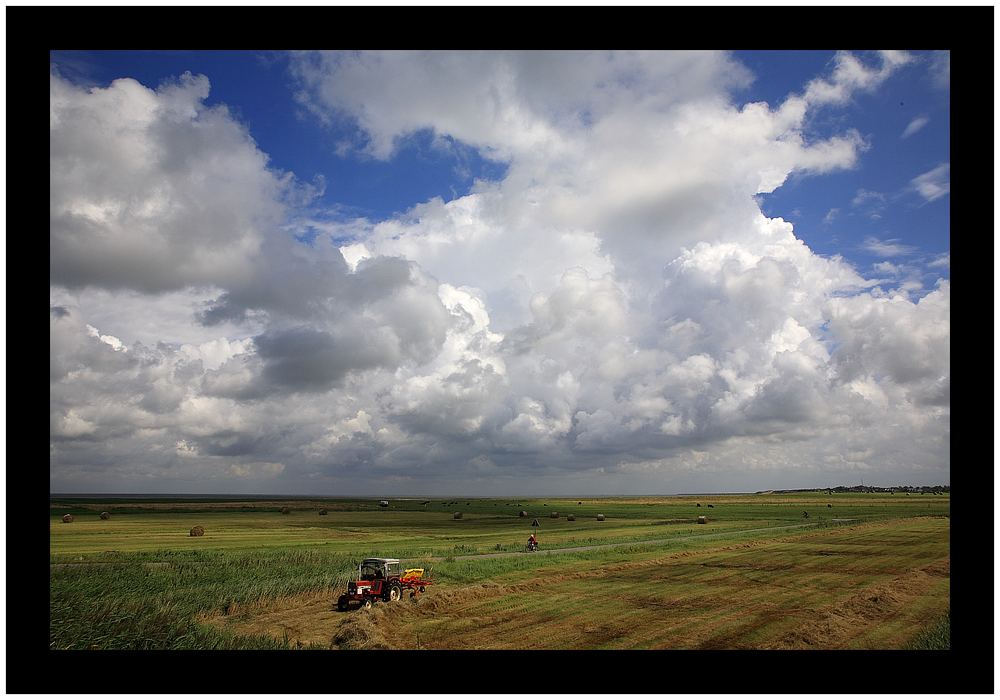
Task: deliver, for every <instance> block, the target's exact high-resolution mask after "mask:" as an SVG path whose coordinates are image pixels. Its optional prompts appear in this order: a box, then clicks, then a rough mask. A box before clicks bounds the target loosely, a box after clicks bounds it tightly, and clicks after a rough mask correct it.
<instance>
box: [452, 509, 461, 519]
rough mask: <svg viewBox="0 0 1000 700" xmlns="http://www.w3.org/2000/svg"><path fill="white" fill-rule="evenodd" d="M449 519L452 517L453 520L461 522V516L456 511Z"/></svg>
mask: <svg viewBox="0 0 1000 700" xmlns="http://www.w3.org/2000/svg"><path fill="white" fill-rule="evenodd" d="M451 517H453V518H454V519H455V520H461V519H462V514H461V513H459V512H457V511H456V512H455V513H453V514H452V516H451Z"/></svg>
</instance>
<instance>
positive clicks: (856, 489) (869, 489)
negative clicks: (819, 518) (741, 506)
mask: <svg viewBox="0 0 1000 700" xmlns="http://www.w3.org/2000/svg"><path fill="white" fill-rule="evenodd" d="M809 491H826V492H827V493H895V492H897V491H900V492H902V493H933V494H943V493H951V486H942V485H940V484H939V485H937V486H863V485H860V484H859V485H858V486H828V487H826V488H822V489H782V490H774V491H772V493H805V492H809ZM758 493H762V492H760V491H758Z"/></svg>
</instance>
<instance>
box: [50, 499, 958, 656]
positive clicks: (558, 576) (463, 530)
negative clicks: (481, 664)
mask: <svg viewBox="0 0 1000 700" xmlns="http://www.w3.org/2000/svg"><path fill="white" fill-rule="evenodd" d="M581 501H582V503H581ZM352 503H353V504H354V505H353V507H354V510H351V507H352ZM698 503H701V507H698V505H697V504H698ZM709 503H711V504H712V505H713V506H714V507H713V508H712V509H708V508H707V505H708V504H709ZM827 504H830V507H827ZM130 505H134V504H127V503H121V502H117V503H116V502H111V501H108V500H104V501H102V502H100V503H98V502H96V501H94V502H91V503H81V502H79V501H78V502H76V503H67V502H65V501H63V502H59V503H56V502H53V503H52V511H51V513H50V518H51V521H50V522H51V525H50V560H51V567H50V569H51V573H50V582H51V589H52V595H51V610H50V612H51V619H52V624H51V627H50V637H51V640H50V643H51V645H52V647H53V648H84V649H86V648H98V649H100V648H118V649H120V648H144V649H156V648H192V649H194V648H205V649H215V648H220V649H221V648H298V647H313V648H323V649H331V648H332V649H339V648H404V649H409V648H417V647H419V648H460V649H479V648H519V649H536V648H538V649H542V648H551V649H599V648H613V649H645V648H678V649H689V648H732V649H737V648H817V649H826V648H889V649H892V648H906V647H908V646H909V645H911V644H916V643H918V642H919V640H921V639H924V640H926V639H928V638H933V639H936V640H940V638H941V634H939V633H936V634H934V635H932V636H931V637H928V634H930V631H931V630H935V629H941V625H942V620H946V619H947V614H948V610H949V597H948V596H949V552H948V532H949V528H948V525H949V520H948V515H949V499H948V497H947V496H933V495H916V494H913V495H910V496H908V497H906V496H902V495H901V494H896V495H893V496H889V495H888V494H833V495H828V494H826V493H825V492H822V493H819V492H817V493H812V494H777V495H768V494H751V495H743V496H734V495H730V496H712V497H705V496H698V497H663V498H645V499H584V498H578V499H519V500H518V499H500V500H497V499H434V500H432V501H429V502H427V499H416V500H402V499H401V500H393V501H390V506H389V507H388V508H379V507H378V506H377V501H375V502H373V501H364V500H356V501H353V502H351V501H348V500H341V501H336V502H334V501H329V502H327V501H323V502H320V501H316V502H309V503H308V504H303V503H302V502H301V501H298V502H296V501H288V502H268V504H267V506H266V508H264V507H261V508H260V509H256V508H257V506H255V505H254V504H253V502H240V504H239V505H238V506H235V507H232V505H231V504H230V507H229V508H226V507H225V505H226V504H222V505H221V506H220V504H219V503H212V504H205V503H201V504H198V505H200V506H201V507H198V508H193V507H190V505H186V506H185V507H181V508H175V509H174V508H170V507H169V504H165V503H160V504H158V506H159V507H158V508H156V509H150V510H135V509H130ZM258 505H259V504H258ZM283 505H287V506H288V507H290V508H291V513H290V514H288V515H282V514H281V512H280V508H281V507H282V506H283ZM67 507H70V508H72V510H70V511H69V512H73V513H75V514H76V516H77V517H76V518H75V521H74V522H73V523H62V522H61V514H64V513H66V512H67ZM236 508H239V510H237V509H236ZM320 508H328V509H329V514H328V515H326V516H320V515H319V509H320ZM459 508H461V510H462V512H463V518H462V519H461V520H455V519H454V518H453V517H452V513H453V512H454V511H455V510H458V509H459ZM95 509H96V510H95ZM104 510H107V511H109V512H110V513H111V516H112V517H111V518H110V519H109V520H101V519H100V518H99V516H98V514H99V513H100V512H101V511H104ZM519 510H527V511H528V512H529V513H530V514H531V517H529V518H527V519H525V518H520V517H518V515H517V514H518V511H519ZM551 511H558V512H560V514H562V513H564V512H565V513H567V514H568V513H570V512H573V513H574V514H575V516H576V520H575V521H568V520H566V519H565V517H561V518H559V519H558V520H557V519H550V518H548V517H547V515H548V513H550V512H551ZM598 512H601V513H605V514H606V515H607V520H606V521H604V522H598V521H597V520H596V517H595V516H596V513H598ZM804 512H808V514H809V517H808V518H806V517H804ZM698 515H707V517H708V519H709V522H708V523H707V524H705V525H698V524H697V522H696V521H697V516H698ZM542 516H546V517H544V518H542ZM534 517H539V523H540V525H541V527H540V528H538V535H539V539H540V541H541V543H542V546H543V551H542V552H539V553H537V554H535V553H530V554H529V553H524V552H523V547H524V540H525V539H526V538H527V534H528V533H529V532H530V531H531V527H530V523H531V519H532V518H534ZM195 525H201V526H202V527H204V529H205V534H204V536H202V537H190V536H189V535H188V533H189V531H190V529H191V528H192V527H194V526H195ZM497 545H499V548H498V546H497ZM584 547H595V548H592V549H584ZM554 550H561V551H559V552H555V551H554ZM367 556H390V557H392V556H396V557H400V558H403V559H404V560H405V562H404V563H407V564H412V565H414V566H427V567H428V568H430V569H431V571H432V575H433V577H434V579H435V580H436V581H437V584H436V585H435V586H433V587H431V588H430V589H429V590H428V592H427V593H426V594H424V596H422V597H420V598H418V599H416V601H410V600H406V601H403V602H401V603H395V604H391V605H390V604H382V605H377V606H376V607H375V608H374V609H373V610H370V611H352V612H349V613H338V612H337V611H336V610H335V609H334V603H335V602H336V597H337V596H338V595H339V593H340V592H342V590H343V588H344V587H345V586H346V582H347V581H348V580H349V578H350V577H351V574H352V571H353V569H354V567H355V566H356V564H357V562H358V561H359V560H360V559H361V558H364V557H367ZM921 635H923V636H921ZM945 637H946V635H945ZM924 643H925V642H924ZM944 643H945V644H947V641H945V642H944ZM935 644H937V645H938V646H940V645H941V644H942V642H940V641H936V642H935Z"/></svg>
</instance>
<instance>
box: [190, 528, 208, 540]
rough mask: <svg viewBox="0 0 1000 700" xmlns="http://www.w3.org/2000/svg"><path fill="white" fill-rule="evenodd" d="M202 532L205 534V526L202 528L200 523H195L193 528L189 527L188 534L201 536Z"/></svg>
mask: <svg viewBox="0 0 1000 700" xmlns="http://www.w3.org/2000/svg"><path fill="white" fill-rule="evenodd" d="M204 534H205V528H203V527H202V526H201V525H195V526H194V527H193V528H191V535H190V536H191V537H201V536H202V535H204Z"/></svg>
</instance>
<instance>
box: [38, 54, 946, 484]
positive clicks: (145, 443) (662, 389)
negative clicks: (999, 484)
mask: <svg viewBox="0 0 1000 700" xmlns="http://www.w3.org/2000/svg"><path fill="white" fill-rule="evenodd" d="M908 60H909V57H908V56H907V55H906V54H902V53H899V52H884V53H882V54H880V55H879V56H878V57H877V59H876V60H875V61H869V62H867V63H866V62H865V61H862V60H861V59H859V58H858V57H856V56H853V55H851V54H847V53H841V54H838V55H837V57H836V59H835V61H834V63H833V65H832V68H831V71H830V73H829V74H828V75H826V76H818V77H817V78H816V79H815V80H813V81H811V82H809V83H807V84H806V85H805V86H803V88H802V90H801V91H800V92H799V93H793V94H791V95H789V96H788V97H787V98H786V99H785V100H784V101H783V102H782V103H781V104H777V105H773V106H772V105H768V104H765V103H750V104H742V105H740V104H737V103H735V102H734V101H733V97H732V92H733V90H735V89H737V88H740V87H742V86H746V85H747V84H748V83H749V81H750V80H751V79H752V76H751V75H750V74H749V72H748V71H747V70H746V69H745V68H743V67H742V66H740V65H739V64H738V63H736V62H735V61H734V60H733V59H732V58H731V57H730V56H728V55H726V54H723V53H715V52H693V53H672V52H671V53H662V52H659V53H658V52H654V53H631V52H630V53H599V52H595V53H586V54H576V53H573V54H570V53H544V52H543V53H538V52H527V53H495V52H477V53H462V54H450V53H440V52H433V53H408V52H386V53H373V54H369V53H362V54H354V53H351V54H311V53H310V54H301V55H297V56H295V57H294V59H293V61H292V71H291V72H292V75H293V78H294V81H295V84H296V89H297V96H296V99H297V100H298V101H299V103H300V104H302V105H304V106H306V107H307V108H308V111H309V112H310V113H311V114H312V115H314V116H315V117H316V118H318V119H320V120H322V121H325V122H327V123H333V122H334V121H341V122H344V123H350V124H354V125H355V126H356V127H357V128H358V132H357V133H358V134H359V138H358V139H357V140H356V141H355V142H354V143H352V144H348V145H347V146H346V147H347V148H356V149H358V150H360V151H363V152H364V153H366V154H367V155H368V156H370V157H375V158H379V159H391V158H392V157H393V154H394V152H395V149H396V148H398V146H399V144H400V143H401V139H405V138H406V137H407V136H408V135H410V134H413V133H415V132H418V131H422V130H430V131H431V132H432V133H433V135H434V136H435V138H438V139H453V140H455V141H460V142H463V143H465V144H468V145H469V146H471V147H474V148H476V149H478V150H479V151H480V153H481V154H482V155H484V156H485V157H487V158H490V159H494V160H499V161H503V162H504V163H506V164H507V166H508V167H507V173H506V175H505V177H504V178H503V179H502V180H500V181H489V182H487V181H481V182H478V183H477V184H476V186H475V187H474V188H473V190H472V191H471V192H470V193H469V194H467V195H465V196H462V197H458V198H456V199H453V200H451V201H448V202H444V201H442V200H439V199H435V200H431V201H428V202H424V203H420V204H417V205H416V206H414V207H413V208H412V209H410V210H409V211H407V212H405V214H404V215H402V216H400V217H398V218H393V219H389V220H383V221H351V222H343V221H340V222H336V221H331V222H328V226H329V227H330V228H331V230H332V229H336V230H337V232H338V241H339V242H335V241H334V239H333V237H332V236H327V235H320V236H319V237H318V238H316V240H315V241H314V242H312V244H303V243H301V242H299V241H297V240H296V239H295V237H294V235H293V233H294V231H295V230H296V227H297V226H298V225H300V223H301V221H302V220H303V218H305V217H306V216H307V214H306V213H305V212H304V211H303V208H302V204H303V202H307V201H308V199H309V196H310V193H309V189H308V188H307V187H304V186H303V185H302V184H301V183H299V182H297V181H296V179H295V177H294V175H292V174H290V173H282V172H278V171H276V170H275V169H273V168H271V167H270V166H269V164H268V159H267V156H266V155H265V154H264V153H262V152H261V151H260V149H259V148H258V147H257V145H256V144H255V142H254V141H253V138H252V137H251V135H250V134H249V132H248V131H247V129H246V127H245V126H243V125H242V124H240V123H239V122H238V121H236V120H235V119H234V118H233V117H232V115H231V114H230V113H229V112H228V111H227V110H226V109H225V107H222V106H216V107H208V106H206V104H205V100H206V98H207V96H208V94H209V89H210V86H209V82H208V79H207V78H205V77H204V76H191V75H185V76H182V77H181V78H180V79H179V80H177V81H176V82H173V83H169V84H165V85H163V86H161V87H160V88H158V89H157V90H150V89H148V88H145V87H143V86H142V85H140V84H138V83H136V82H135V81H132V80H129V79H122V80H118V81H115V82H114V83H112V84H111V85H110V86H109V87H107V88H95V89H90V90H86V89H82V88H78V87H75V86H73V85H71V84H70V83H68V82H67V81H65V80H64V79H62V78H61V77H60V76H59V75H57V74H53V75H52V76H51V77H50V83H51V104H52V108H51V117H50V129H51V140H50V146H51V161H50V164H51V170H52V179H51V183H50V184H51V192H52V195H51V205H50V206H51V211H50V219H51V234H50V240H51V249H52V254H51V272H52V282H53V287H52V292H51V295H50V296H51V302H50V306H51V309H50V321H51V335H50V358H51V359H50V375H51V382H52V389H51V397H52V398H51V417H50V433H51V450H50V465H51V474H52V480H53V485H54V486H53V487H54V488H56V489H57V490H58V488H59V487H60V486H61V487H63V488H80V489H88V490H101V489H111V488H112V487H113V485H115V484H127V485H128V488H132V489H135V490H143V489H144V488H146V489H148V490H166V491H169V490H172V489H174V490H191V491H199V490H201V491H219V490H222V491H224V490H227V489H233V490H238V491H251V492H252V491H258V492H259V491H270V492H274V491H286V492H300V493H310V492H314V493H379V492H383V493H385V492H396V493H407V492H408V493H433V492H439V493H448V492H450V493H458V492H465V493H474V492H478V493H486V492H498V493H526V492H532V491H534V492H539V491H548V492H552V491H562V492H582V491H592V492H605V493H608V492H622V491H629V490H653V491H661V492H663V491H668V492H669V491H677V490H690V489H694V488H702V489H705V488H712V487H714V488H715V489H717V490H729V489H740V488H766V487H769V486H774V485H775V483H776V482H781V484H782V485H792V486H794V485H800V484H805V485H810V484H817V483H824V484H825V483H828V482H831V481H837V482H844V481H845V480H847V481H850V480H852V479H853V478H854V476H855V475H857V477H858V478H861V477H864V476H865V475H866V474H867V475H870V474H872V473H874V474H876V475H880V476H882V477H884V478H886V479H890V480H892V479H895V480H903V481H905V480H911V481H920V480H923V479H924V478H926V479H941V478H944V477H942V474H944V475H946V474H947V469H948V467H949V463H948V454H949V442H948V440H949V411H948V403H949V392H950V382H949V376H950V369H949V368H950V356H949V337H950V333H949V311H950V292H949V285H948V282H947V281H941V282H940V283H939V284H938V285H937V287H936V288H935V289H934V290H933V291H931V292H930V293H929V294H926V295H924V296H923V297H921V298H916V299H914V298H911V295H910V294H908V293H906V290H900V289H891V288H890V289H883V288H881V287H879V286H876V285H877V284H880V282H878V281H877V280H868V279H865V278H864V277H863V276H862V275H861V274H859V273H858V271H857V270H855V269H854V268H853V267H852V266H850V265H849V264H847V263H846V262H844V261H843V260H842V259H840V258H838V257H833V258H827V257H822V256H819V255H816V254H815V253H813V252H812V251H810V250H809V248H808V247H807V246H806V245H805V244H804V243H803V242H802V241H801V240H799V239H798V238H796V236H795V232H794V230H793V228H792V226H791V224H789V223H787V222H785V221H783V220H781V219H770V218H767V217H766V216H764V214H763V213H762V212H761V210H760V208H759V206H758V204H757V202H756V200H755V196H756V195H758V194H761V193H766V192H771V191H773V190H774V189H776V188H778V187H780V186H781V185H782V184H783V183H784V182H785V181H786V179H787V178H788V177H789V176H790V175H791V174H793V173H803V174H822V173H826V172H831V171H836V170H840V169H845V168H851V167H854V166H855V165H856V163H857V161H858V158H859V156H860V154H861V153H863V152H864V150H865V149H866V148H867V144H866V142H865V140H864V139H863V138H862V137H861V136H860V134H859V133H858V132H857V131H854V130H852V129H851V128H849V127H846V128H844V129H843V130H842V131H841V132H840V133H835V134H832V135H829V136H826V137H823V138H813V137H810V136H808V135H807V126H808V123H809V120H810V118H811V116H813V115H814V114H815V113H816V112H817V111H818V110H825V109H833V108H836V106H837V105H840V104H843V103H845V102H846V101H848V100H850V99H851V96H852V95H853V94H855V93H857V92H859V91H871V90H875V89H877V88H878V86H879V85H880V84H881V83H882V82H884V81H885V80H887V79H889V78H890V77H891V75H892V73H893V72H894V71H895V70H896V69H897V68H898V67H900V66H902V65H904V64H905V63H907V61H908ZM942 167H945V168H947V164H945V166H942ZM939 170H940V168H939V169H936V170H934V171H931V172H930V173H927V174H925V175H924V176H921V177H920V178H917V179H916V180H914V183H913V186H914V187H915V188H916V189H917V191H918V192H920V193H921V194H922V195H923V196H924V197H925V198H926V199H928V200H933V199H935V198H936V197H939V196H941V190H942V188H946V187H947V184H946V182H944V179H946V176H947V170H945V171H944V175H941V173H940V172H938V171H939ZM921 178H923V179H921ZM943 182H944V184H942V183H943ZM308 216H314V214H309V215H308ZM345 234H347V235H349V236H350V237H351V238H352V239H353V242H352V243H349V244H344V243H343V240H342V237H343V235H345ZM876 242H877V243H878V244H879V245H883V246H884V245H889V244H891V242H888V243H883V242H879V241H876ZM872 245H875V243H873V244H872ZM887 254H888V253H887ZM151 319H152V321H153V323H152V325H153V326H154V327H153V328H150V327H149V326H150V320H151ZM156 319H162V324H160V325H159V332H157V328H156V325H157V324H156V323H155V321H156ZM184 319H187V321H186V323H185V322H184ZM923 475H929V476H926V477H924V476H923ZM867 478H871V477H870V476H868V477H867Z"/></svg>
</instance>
